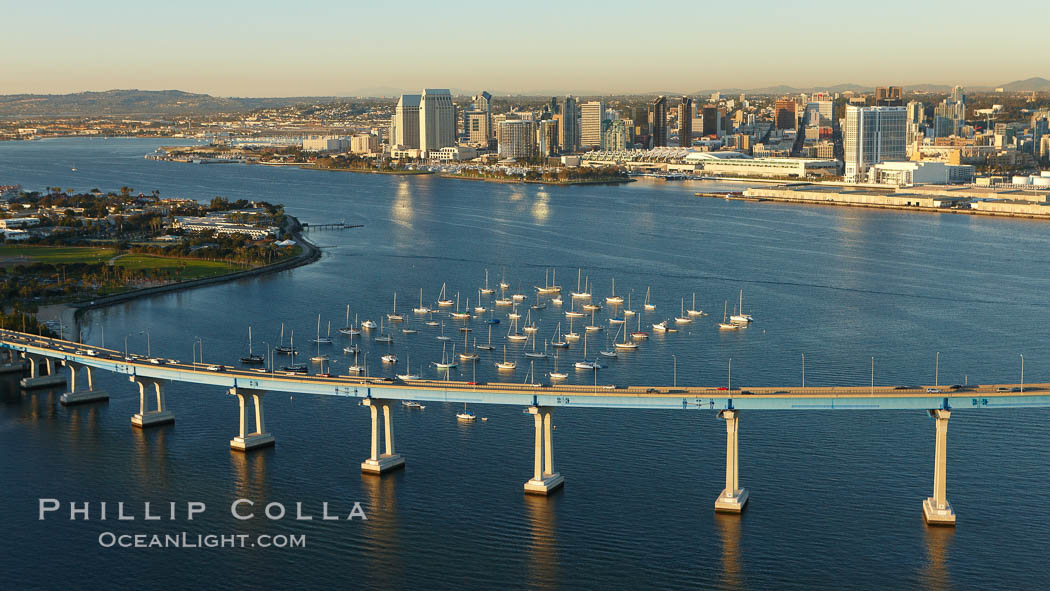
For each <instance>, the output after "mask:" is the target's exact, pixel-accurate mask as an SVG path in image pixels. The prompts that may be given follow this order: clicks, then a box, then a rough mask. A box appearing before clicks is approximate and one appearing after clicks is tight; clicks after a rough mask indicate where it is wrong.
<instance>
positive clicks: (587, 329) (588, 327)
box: [583, 310, 602, 332]
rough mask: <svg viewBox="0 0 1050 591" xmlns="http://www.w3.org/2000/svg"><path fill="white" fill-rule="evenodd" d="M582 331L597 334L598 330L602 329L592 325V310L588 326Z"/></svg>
mask: <svg viewBox="0 0 1050 591" xmlns="http://www.w3.org/2000/svg"><path fill="white" fill-rule="evenodd" d="M583 329H584V330H585V331H586V332H598V331H599V330H601V329H602V327H601V326H599V325H597V324H595V323H594V310H591V323H590V324H588V325H587V326H584V327H583Z"/></svg>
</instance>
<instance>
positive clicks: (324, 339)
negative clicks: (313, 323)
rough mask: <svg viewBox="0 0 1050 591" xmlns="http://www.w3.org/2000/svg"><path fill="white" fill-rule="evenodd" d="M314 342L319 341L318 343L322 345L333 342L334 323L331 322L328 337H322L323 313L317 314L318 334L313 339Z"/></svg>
mask: <svg viewBox="0 0 1050 591" xmlns="http://www.w3.org/2000/svg"><path fill="white" fill-rule="evenodd" d="M313 342H315V343H318V344H322V345H331V344H332V325H331V324H329V325H328V336H326V337H322V336H321V315H320V314H318V315H317V336H316V337H315V338H314V339H313Z"/></svg>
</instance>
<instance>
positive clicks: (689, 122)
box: [678, 96, 696, 148]
mask: <svg viewBox="0 0 1050 591" xmlns="http://www.w3.org/2000/svg"><path fill="white" fill-rule="evenodd" d="M695 113H696V109H694V108H693V99H691V98H689V97H687V96H683V97H682V100H681V102H679V103H678V145H679V146H682V147H684V148H688V147H689V146H692V145H693V115H694V114H695Z"/></svg>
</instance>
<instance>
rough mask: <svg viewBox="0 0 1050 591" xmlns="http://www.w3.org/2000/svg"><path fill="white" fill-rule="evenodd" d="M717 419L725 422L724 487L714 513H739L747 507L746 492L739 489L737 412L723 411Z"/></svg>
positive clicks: (738, 412)
mask: <svg viewBox="0 0 1050 591" xmlns="http://www.w3.org/2000/svg"><path fill="white" fill-rule="evenodd" d="M718 416H719V418H722V419H725V421H726V487H725V488H724V489H722V494H720V495H718V499H716V500H715V511H717V512H719V513H740V512H741V511H743V510H744V505H747V499H748V492H747V489H746V488H740V472H739V461H738V460H739V458H738V454H737V431H738V425H739V423H740V411H739V410H733V409H728V410H723V411H720V412H719V413H718Z"/></svg>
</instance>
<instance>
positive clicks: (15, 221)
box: [0, 218, 40, 230]
mask: <svg viewBox="0 0 1050 591" xmlns="http://www.w3.org/2000/svg"><path fill="white" fill-rule="evenodd" d="M39 225H40V218H8V219H6V220H0V230H8V229H13V228H30V227H32V226H39Z"/></svg>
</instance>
